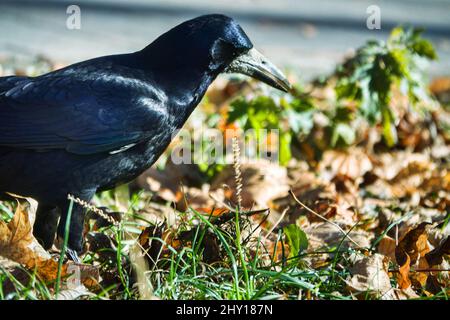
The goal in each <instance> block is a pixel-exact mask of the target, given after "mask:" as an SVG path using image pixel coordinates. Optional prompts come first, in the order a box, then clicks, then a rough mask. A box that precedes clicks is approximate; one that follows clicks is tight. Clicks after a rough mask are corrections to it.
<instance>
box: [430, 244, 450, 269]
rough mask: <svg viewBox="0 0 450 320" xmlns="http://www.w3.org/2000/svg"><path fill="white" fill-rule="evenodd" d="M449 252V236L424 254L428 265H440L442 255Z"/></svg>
mask: <svg viewBox="0 0 450 320" xmlns="http://www.w3.org/2000/svg"><path fill="white" fill-rule="evenodd" d="M449 254H450V237H447V239H445V240H444V241H442V243H440V244H439V246H438V247H436V248H435V249H433V250H432V251H430V252H428V253H427V254H425V259H426V260H427V262H428V264H429V265H430V266H436V265H440V264H441V263H442V258H443V257H444V255H449Z"/></svg>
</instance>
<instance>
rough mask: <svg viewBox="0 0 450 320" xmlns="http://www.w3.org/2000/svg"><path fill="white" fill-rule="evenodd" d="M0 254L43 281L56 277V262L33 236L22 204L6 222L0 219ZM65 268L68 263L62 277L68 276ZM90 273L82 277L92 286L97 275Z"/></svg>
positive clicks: (90, 267) (95, 282) (95, 281)
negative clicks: (32, 272)
mask: <svg viewBox="0 0 450 320" xmlns="http://www.w3.org/2000/svg"><path fill="white" fill-rule="evenodd" d="M0 255H1V256H3V257H5V258H7V259H10V260H12V261H14V262H17V263H19V264H21V265H23V266H24V267H26V268H27V269H29V270H31V271H34V270H35V271H36V273H37V274H38V275H39V276H40V277H41V278H42V279H43V280H44V281H47V282H51V281H54V280H55V279H56V277H57V273H58V262H57V261H55V260H53V259H52V258H51V257H50V255H49V254H48V253H47V252H46V251H45V250H44V249H43V248H42V247H41V246H40V245H39V244H38V242H37V240H36V239H35V238H34V237H33V234H32V227H31V224H30V221H29V216H28V212H27V210H26V208H25V206H23V205H22V204H18V206H17V209H16V212H15V214H14V217H13V219H12V220H11V221H10V222H9V223H8V224H6V223H5V222H4V221H0ZM67 268H68V264H64V265H63V267H62V277H64V276H68V272H67ZM92 268H94V267H92V266H89V268H87V269H89V270H90V269H92ZM82 274H83V273H82ZM91 275H92V271H90V273H89V275H88V276H87V277H85V278H84V279H86V285H90V286H94V285H96V284H97V281H98V277H97V278H96V279H95V277H91ZM82 280H83V276H82Z"/></svg>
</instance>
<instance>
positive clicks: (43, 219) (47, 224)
mask: <svg viewBox="0 0 450 320" xmlns="http://www.w3.org/2000/svg"><path fill="white" fill-rule="evenodd" d="M59 216H60V211H59V209H58V208H57V207H55V206H49V205H45V204H39V206H38V209H37V211H36V220H35V221H34V226H33V235H34V237H35V238H36V239H37V240H38V241H39V243H40V244H41V245H42V246H43V247H44V249H46V250H48V249H50V248H51V247H52V245H53V241H54V240H55V234H56V226H57V225H58V219H59Z"/></svg>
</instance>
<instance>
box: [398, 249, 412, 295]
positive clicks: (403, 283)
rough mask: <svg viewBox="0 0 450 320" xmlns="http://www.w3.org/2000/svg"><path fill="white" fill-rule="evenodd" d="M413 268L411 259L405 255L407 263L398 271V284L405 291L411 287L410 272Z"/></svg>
mask: <svg viewBox="0 0 450 320" xmlns="http://www.w3.org/2000/svg"><path fill="white" fill-rule="evenodd" d="M410 268H411V258H410V257H409V256H408V255H407V254H405V261H404V263H403V264H402V265H401V266H400V268H399V269H398V275H397V283H398V286H399V287H400V289H402V290H405V289H408V288H409V287H410V286H411V280H410V279H409V270H410Z"/></svg>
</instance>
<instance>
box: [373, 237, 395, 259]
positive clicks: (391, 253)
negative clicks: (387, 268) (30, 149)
mask: <svg viewBox="0 0 450 320" xmlns="http://www.w3.org/2000/svg"><path fill="white" fill-rule="evenodd" d="M396 246H397V244H396V243H395V239H392V238H391V237H389V236H384V237H383V239H381V240H380V242H379V243H378V253H379V254H382V255H384V256H386V257H388V258H390V259H391V261H395V248H396Z"/></svg>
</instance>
